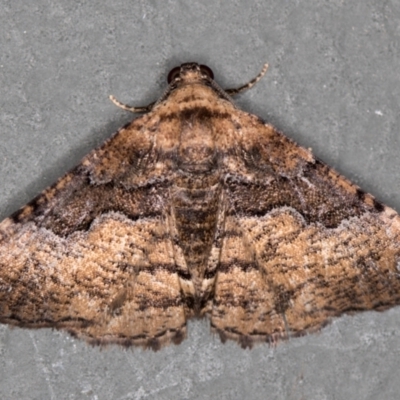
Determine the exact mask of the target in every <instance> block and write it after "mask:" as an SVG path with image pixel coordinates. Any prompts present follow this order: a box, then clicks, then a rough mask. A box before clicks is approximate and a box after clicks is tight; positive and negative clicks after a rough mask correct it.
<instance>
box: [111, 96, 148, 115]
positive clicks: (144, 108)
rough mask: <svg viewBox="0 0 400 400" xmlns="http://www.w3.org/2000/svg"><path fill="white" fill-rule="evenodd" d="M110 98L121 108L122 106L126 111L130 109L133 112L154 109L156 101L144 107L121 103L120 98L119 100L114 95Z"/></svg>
mask: <svg viewBox="0 0 400 400" xmlns="http://www.w3.org/2000/svg"><path fill="white" fill-rule="evenodd" d="M109 99H110V100H111V101H112V102H113V103H114V104H115V105H116V106H117V107H119V108H122V109H123V110H125V111H129V112H132V113H146V112H149V111H151V110H152V108H153V106H154V104H155V102H154V101H153V102H152V103H150V104H148V105H147V106H143V107H132V106H128V105H127V104H124V103H121V102H120V101H119V100H117V99H116V98H115V97H114V96H113V95H110V96H109Z"/></svg>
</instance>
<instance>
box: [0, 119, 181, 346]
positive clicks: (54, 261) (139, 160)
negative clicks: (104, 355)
mask: <svg viewBox="0 0 400 400" xmlns="http://www.w3.org/2000/svg"><path fill="white" fill-rule="evenodd" d="M153 120H154V117H153V116H152V114H148V115H146V116H145V117H143V118H140V119H138V120H136V121H134V122H133V123H132V124H131V125H129V126H127V127H126V128H123V129H122V130H121V131H119V132H118V133H117V134H116V135H115V136H114V137H113V138H112V139H110V140H109V141H107V142H106V143H105V144H104V145H103V146H102V147H101V148H100V149H98V150H95V151H93V152H92V153H91V154H89V155H88V156H87V157H86V158H85V159H84V160H83V162H82V163H81V164H80V165H79V166H78V167H76V168H75V169H74V170H73V171H72V172H70V173H69V174H67V175H66V176H65V177H63V178H61V179H60V180H59V181H58V182H57V183H56V184H55V185H54V186H53V187H51V188H49V189H47V190H46V191H44V192H43V193H42V194H40V195H39V196H38V197H37V198H36V199H35V200H33V201H32V202H31V203H29V204H28V205H27V206H25V207H24V208H22V209H21V210H20V211H18V212H16V213H15V214H14V215H13V216H12V217H10V218H8V219H6V220H5V221H3V222H2V223H1V225H0V254H1V258H0V270H1V274H0V321H1V322H3V323H10V324H13V325H20V326H26V327H46V326H48V327H54V328H63V329H66V330H68V331H69V332H71V333H73V334H75V335H77V336H79V337H82V338H85V339H87V340H88V341H90V342H92V343H110V342H111V343H120V344H123V345H131V344H137V345H143V346H148V347H153V348H158V347H159V346H160V345H162V344H164V343H168V342H170V341H174V342H179V341H181V340H182V339H183V337H184V336H185V334H186V316H185V310H184V306H183V302H182V295H181V287H180V281H181V280H185V265H184V264H182V263H181V264H179V257H177V253H176V250H175V248H174V247H175V245H174V238H173V233H171V229H170V225H171V217H170V212H169V199H168V196H169V194H168V186H169V182H168V181H166V180H165V179H161V178H160V176H162V173H161V172H160V171H161V169H163V168H167V167H166V166H165V164H162V163H160V162H158V163H157V165H156V160H157V149H156V146H155V145H154V143H153V142H155V141H156V140H157V138H156V137H155V135H154V134H152V133H151V131H150V130H151V129H152V128H153V126H152V124H153V122H152V121H153ZM143 126H145V128H143ZM152 141H153V142H152ZM121 160H122V162H121ZM157 168H158V169H157ZM163 172H165V171H163ZM165 175H167V174H164V176H165ZM167 176H168V175H167Z"/></svg>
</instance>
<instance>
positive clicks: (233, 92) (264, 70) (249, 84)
mask: <svg viewBox="0 0 400 400" xmlns="http://www.w3.org/2000/svg"><path fill="white" fill-rule="evenodd" d="M267 70H268V64H264V66H263V68H262V70H261V72H260V73H259V74H258V75H257V76H256V77H255V78H253V79H252V80H251V81H250V82H247V83H246V84H245V85H243V86H240V87H238V88H235V89H226V90H225V93H227V94H229V95H230V96H234V95H236V94H239V93H241V92H244V91H245V90H248V89H251V88H252V87H253V86H254V85H255V84H256V83H257V82H258V81H259V80H260V79H261V78H262V77H263V76H264V75H265V74H266V73H267Z"/></svg>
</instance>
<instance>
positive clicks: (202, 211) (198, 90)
mask: <svg viewBox="0 0 400 400" xmlns="http://www.w3.org/2000/svg"><path fill="white" fill-rule="evenodd" d="M266 69H267V66H264V68H263V70H262V71H261V73H260V74H259V75H258V76H257V77H256V78H254V79H253V80H252V81H250V82H249V83H248V84H247V85H244V86H242V87H240V88H238V89H230V90H223V89H221V88H220V87H219V85H218V84H217V83H216V82H215V81H214V80H213V73H212V71H211V69H210V68H208V67H206V66H203V65H199V64H197V63H186V64H182V65H181V66H180V67H177V68H174V69H173V70H172V71H171V72H170V73H169V75H168V83H169V86H168V89H167V91H166V92H165V93H164V94H163V95H162V97H161V98H160V99H159V100H158V101H157V102H155V103H152V104H150V105H149V106H146V107H130V106H127V105H124V104H122V103H120V102H118V101H117V100H115V99H114V98H113V97H112V100H113V101H114V102H115V103H116V104H117V105H119V106H120V107H122V108H124V109H126V110H128V111H132V112H144V113H145V114H144V115H143V116H142V117H140V118H137V119H135V120H133V121H132V122H130V123H129V124H127V125H126V126H124V127H123V128H121V129H120V130H119V131H118V132H117V133H115V134H114V135H113V136H112V137H111V138H110V139H109V140H107V141H106V142H105V143H104V144H103V145H102V146H101V147H99V148H98V149H96V150H93V151H92V152H91V153H89V154H88V155H87V156H86V157H85V158H84V159H83V160H82V162H81V163H80V164H79V165H78V166H76V167H75V168H74V169H73V170H72V171H70V172H69V173H67V174H66V175H65V176H64V177H62V178H61V179H59V180H58V181H57V182H56V183H55V184H54V185H53V186H51V187H49V188H48V189H46V190H45V191H44V192H42V193H41V194H39V196H37V197H36V198H35V199H33V200H32V201H31V202H30V203H28V204H27V205H26V206H24V207H23V208H21V209H20V210H19V211H17V212H15V213H14V214H13V215H11V216H10V217H9V218H7V219H5V220H4V221H3V222H2V223H1V224H0V322H1V323H5V324H10V325H17V326H20V327H27V328H42V327H51V328H56V329H64V330H66V331H68V332H69V333H71V334H73V335H75V336H76V337H78V338H82V339H85V340H87V341H88V342H89V343H91V344H107V343H115V344H120V345H123V346H131V345H139V346H143V347H147V348H152V349H155V350H156V349H158V348H160V347H161V346H163V345H166V344H168V343H171V342H172V343H180V342H181V341H182V340H183V339H184V338H185V336H186V323H187V321H188V320H189V319H190V318H193V317H207V318H209V320H210V324H211V329H212V331H213V332H216V333H218V334H219V335H220V337H221V339H222V341H225V340H227V339H233V340H236V341H238V342H239V343H240V344H241V345H242V346H243V347H251V346H252V345H253V344H254V343H257V342H269V343H276V342H277V341H279V340H282V339H287V338H290V337H294V336H299V335H303V334H306V333H309V332H313V331H316V330H319V329H320V328H321V327H323V326H324V325H325V324H327V323H328V322H329V321H330V320H331V319H332V317H335V316H338V315H341V314H342V313H352V312H357V311H363V310H384V309H386V308H388V307H391V306H394V305H397V304H399V303H400V273H399V270H400V263H399V261H400V248H399V243H400V240H399V239H400V237H399V236H400V218H399V216H398V215H397V213H396V212H395V211H394V210H392V209H390V208H389V207H387V206H384V205H382V204H381V203H379V202H378V201H377V200H376V199H375V198H374V197H373V196H371V195H370V194H367V193H364V192H363V191H362V190H361V189H360V188H359V187H357V186H356V185H354V184H352V183H351V182H350V181H348V180H347V179H346V178H344V177H343V176H341V175H339V174H338V173H337V172H335V171H334V170H333V169H331V168H329V167H328V166H326V165H325V164H324V163H322V162H321V161H319V160H318V159H317V158H315V157H314V156H313V154H312V153H311V151H310V150H308V149H305V148H303V147H300V146H298V145H297V144H295V143H294V142H293V141H292V140H290V139H288V138H287V137H286V136H284V135H283V134H282V133H280V132H278V131H277V130H276V129H275V128H274V127H273V126H271V125H269V124H267V123H265V122H263V121H262V120H261V119H260V118H259V117H257V116H255V115H252V114H249V113H247V112H245V111H242V110H239V109H238V108H236V107H235V105H234V104H233V103H232V101H231V95H234V94H237V93H239V92H241V91H243V90H245V89H247V88H250V87H252V86H253V85H254V84H255V83H256V82H257V81H258V80H259V79H260V78H261V77H262V76H263V75H264V73H265V71H266Z"/></svg>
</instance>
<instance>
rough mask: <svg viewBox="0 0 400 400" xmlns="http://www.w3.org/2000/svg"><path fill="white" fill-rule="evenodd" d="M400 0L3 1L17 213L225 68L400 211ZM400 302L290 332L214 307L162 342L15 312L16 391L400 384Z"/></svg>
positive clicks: (358, 393) (6, 166) (219, 393)
mask: <svg viewBox="0 0 400 400" xmlns="http://www.w3.org/2000/svg"><path fill="white" fill-rule="evenodd" d="M399 21H400V2H399V1H385V2H382V1H381V0H365V1H362V2H361V1H360V2H355V1H354V2H353V1H348V2H345V1H339V0H332V1H318V0H307V1H306V0H301V1H292V2H289V1H281V0H280V1H278V0H271V1H260V0H257V1H253V2H248V1H244V0H235V1H220V2H211V1H202V2H200V1H183V0H182V1H173V0H171V1H161V0H159V1H136V2H133V1H127V0H113V1H110V2H83V1H81V2H78V1H76V2H75V1H68V2H67V1H61V0H52V1H48V0H36V1H34V2H26V1H22V0H13V1H6V0H1V1H0V33H1V34H0V43H1V51H0V92H1V97H0V98H1V100H0V101H1V112H0V118H1V125H0V180H1V190H0V216H1V217H6V216H7V215H8V214H9V213H11V212H12V211H14V210H16V209H17V208H18V207H20V206H22V205H23V204H25V203H26V202H27V201H29V200H30V199H31V198H32V197H33V196H35V195H36V194H37V193H39V192H40V191H41V190H42V189H44V188H45V187H46V186H47V185H48V184H51V183H52V182H53V181H55V180H56V179H57V178H58V177H59V176H61V175H62V174H63V173H64V172H66V171H67V170H68V169H70V168H71V167H73V166H74V165H75V164H76V163H78V162H79V160H80V158H81V157H82V156H83V155H84V154H85V153H87V152H88V151H89V150H90V149H92V148H93V147H94V146H96V145H97V144H99V143H101V142H102V141H103V140H104V139H105V138H107V137H108V136H110V135H111V134H112V133H113V132H114V131H115V130H116V129H117V128H118V127H119V126H120V125H122V124H124V123H125V122H126V121H128V120H129V119H131V118H132V116H131V115H127V113H125V112H123V111H122V110H120V109H117V108H115V106H113V105H112V104H111V102H110V101H109V100H108V95H109V94H111V93H112V94H114V95H116V96H117V97H118V99H120V100H121V101H125V102H130V103H132V104H135V105H142V104H147V103H149V102H151V101H153V100H154V99H156V98H157V97H158V96H159V95H160V93H161V92H162V90H163V89H164V88H165V76H166V74H167V73H168V71H169V69H170V68H171V67H173V66H175V65H178V64H180V63H181V62H185V61H198V62H201V63H204V64H207V65H209V66H210V67H211V68H213V70H214V72H215V75H216V80H217V81H218V82H219V83H220V84H221V85H222V86H223V87H231V86H235V85H238V84H241V83H243V82H246V81H247V80H248V79H249V78H251V77H253V76H254V75H255V74H256V73H258V72H259V70H260V68H261V66H262V65H263V63H264V62H265V61H268V62H269V64H270V69H269V72H268V74H267V76H266V77H265V78H264V79H263V80H262V81H261V82H260V83H259V84H258V85H257V86H256V87H255V88H254V89H253V90H251V91H250V92H247V93H246V94H243V95H241V96H240V98H238V100H237V104H238V105H239V106H240V107H242V108H243V109H245V110H247V111H250V112H253V113H255V114H258V115H260V116H261V117H262V118H264V119H266V120H268V121H269V122H271V123H273V124H274V125H276V126H277V127H278V128H279V129H280V130H283V131H284V132H285V133H286V134H287V135H288V136H290V137H292V138H293V139H295V140H296V141H298V142H299V143H301V144H302V145H304V146H307V147H312V148H313V151H314V153H315V154H316V155H317V156H318V157H319V158H321V159H323V160H324V161H326V162H327V163H328V164H330V165H332V166H334V167H335V168H336V169H337V170H339V171H340V172H341V173H343V174H345V175H346V176H347V177H349V178H351V179H352V180H353V181H355V182H356V183H358V184H359V185H360V186H361V187H362V188H363V189H364V190H366V191H369V192H371V193H373V194H374V195H376V196H377V198H378V199H380V200H381V201H383V202H384V203H386V204H388V205H390V206H392V207H394V208H396V209H397V210H400V157H399V156H398V154H399V152H400V135H399V129H400V117H399V115H400V73H399V72H400V62H399V55H400V31H399V26H400V25H399ZM399 352H400V309H399V308H397V309H392V310H389V311H387V312H385V313H381V314H378V313H373V312H370V313H365V314H362V315H357V316H345V317H342V318H340V319H338V320H335V321H334V323H333V324H331V325H330V326H328V327H326V328H325V329H324V330H323V331H322V332H321V333H319V334H314V335H309V336H306V337H303V338H299V339H293V340H292V341H290V342H288V343H283V344H280V345H279V346H278V347H277V348H269V347H268V346H266V345H265V346H258V347H256V348H255V349H253V350H251V351H249V350H242V349H241V348H240V347H238V346H237V345H236V344H235V343H227V344H225V345H223V344H221V343H220V341H219V339H218V338H216V337H213V336H211V335H210V334H209V327H208V325H207V323H206V322H205V321H197V322H192V323H190V324H189V338H188V339H187V340H186V341H185V342H184V343H183V344H181V345H180V346H172V347H167V348H165V349H163V350H161V351H159V352H157V353H153V352H151V351H142V350H140V349H133V350H124V349H121V348H118V347H114V346H110V347H108V348H106V349H102V350H100V349H99V348H92V347H89V346H87V345H86V344H85V343H82V342H80V341H77V340H74V339H72V338H71V337H69V336H68V335H67V334H64V333H60V332H54V331H51V330H40V331H31V330H22V329H10V328H8V327H5V326H1V328H0V398H1V399H11V398H13V399H15V398H21V399H61V398H62V399H67V398H68V399H208V398H215V399H244V398H246V399H249V400H252V399H266V398H268V399H299V400H300V399H348V400H349V399H397V398H399V393H400V379H399V374H400V373H399V365H400V361H399Z"/></svg>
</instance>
